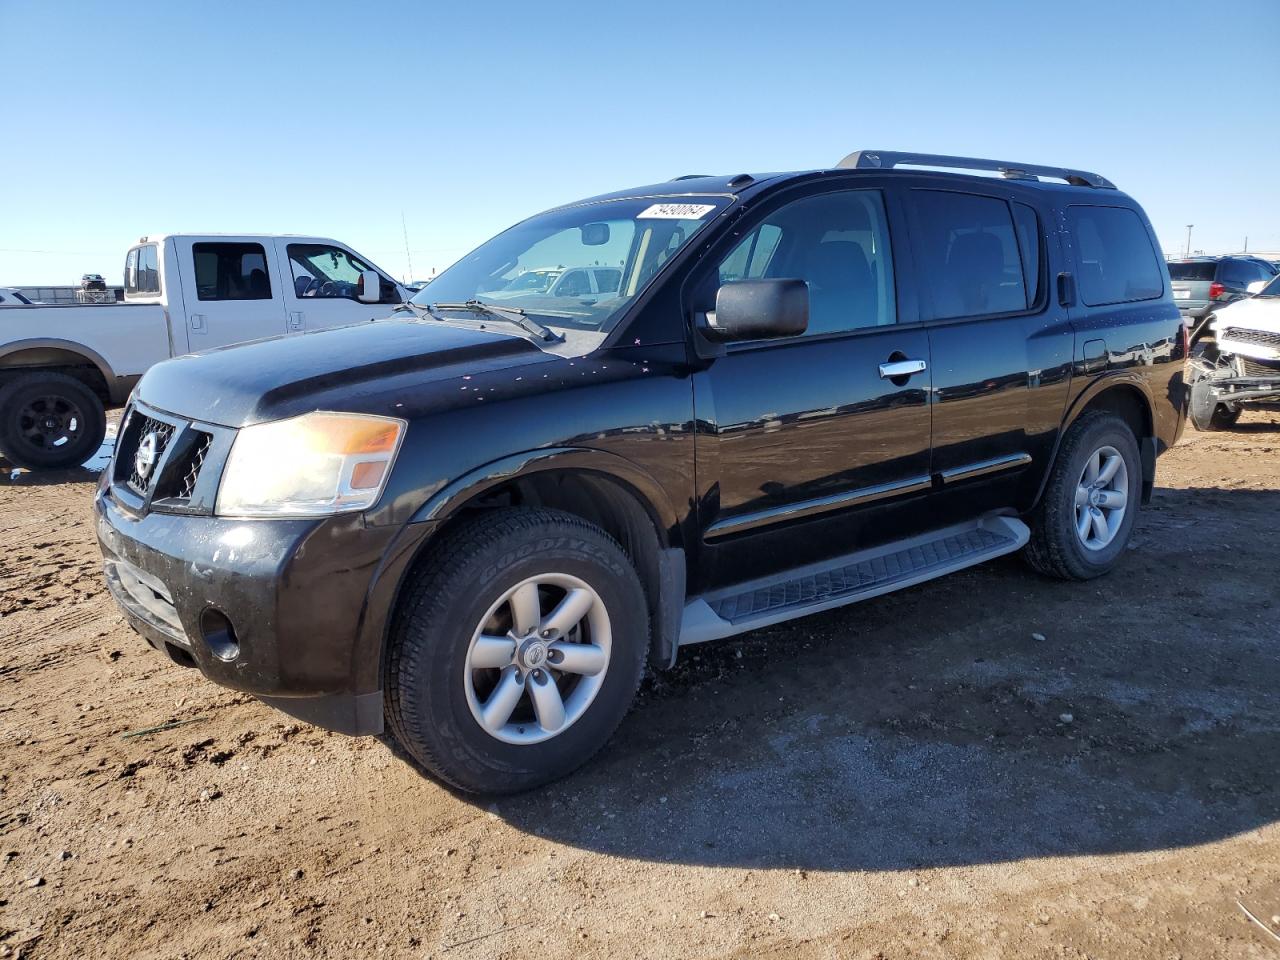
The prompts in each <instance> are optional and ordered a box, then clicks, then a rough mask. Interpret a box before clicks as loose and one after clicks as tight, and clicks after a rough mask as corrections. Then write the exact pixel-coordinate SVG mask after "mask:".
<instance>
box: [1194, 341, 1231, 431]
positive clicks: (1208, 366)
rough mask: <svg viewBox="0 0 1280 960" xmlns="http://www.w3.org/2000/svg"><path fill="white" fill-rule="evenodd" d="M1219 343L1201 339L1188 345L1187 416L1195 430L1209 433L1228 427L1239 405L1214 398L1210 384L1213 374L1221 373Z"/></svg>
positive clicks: (1227, 428)
mask: <svg viewBox="0 0 1280 960" xmlns="http://www.w3.org/2000/svg"><path fill="white" fill-rule="evenodd" d="M1220 370H1221V366H1220V356H1219V354H1218V345H1217V344H1216V343H1214V341H1212V340H1201V341H1200V342H1199V343H1197V344H1196V345H1195V346H1194V347H1192V348H1191V377H1192V379H1191V396H1190V400H1189V403H1188V404H1187V419H1189V420H1190V421H1191V425H1192V426H1193V427H1195V428H1196V429H1197V430H1200V431H1202V432H1205V433H1208V432H1211V431H1215V430H1230V429H1231V428H1232V427H1234V426H1235V425H1236V421H1237V420H1239V419H1240V412H1241V411H1240V407H1239V406H1236V405H1228V404H1225V403H1219V402H1217V401H1216V400H1214V398H1213V395H1212V393H1211V392H1210V388H1211V386H1212V383H1213V380H1214V378H1215V376H1220V375H1221V374H1220V373H1219V371H1220Z"/></svg>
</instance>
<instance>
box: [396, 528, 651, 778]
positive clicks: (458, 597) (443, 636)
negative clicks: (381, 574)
mask: <svg viewBox="0 0 1280 960" xmlns="http://www.w3.org/2000/svg"><path fill="white" fill-rule="evenodd" d="M548 573H561V574H567V575H570V576H573V577H576V578H579V579H581V580H582V581H584V582H586V583H587V584H589V585H590V587H591V588H592V589H593V590H594V591H595V592H596V594H597V595H598V596H599V598H600V600H601V601H602V602H603V604H604V607H605V609H606V611H607V612H608V617H609V621H610V623H611V636H612V652H611V654H610V658H609V661H608V667H607V668H606V670H605V671H604V676H603V680H602V683H601V686H600V687H599V690H598V692H597V693H596V695H595V699H594V700H592V701H591V702H590V704H589V705H588V706H587V707H586V709H585V713H583V714H582V715H581V716H580V717H579V718H578V720H577V721H576V722H573V723H571V724H570V725H568V726H567V727H566V728H565V729H564V730H563V731H561V732H560V733H558V734H556V735H554V736H552V737H551V739H549V740H544V741H542V742H539V743H532V744H530V743H522V744H513V743H506V742H503V741H502V740H499V739H496V738H495V737H494V736H493V735H491V734H490V733H489V732H488V731H487V730H485V729H484V728H483V727H482V726H481V725H480V723H479V721H478V720H477V719H476V717H475V716H474V715H473V714H472V711H471V707H470V706H469V705H468V699H467V696H468V695H467V691H466V688H465V685H464V677H465V676H466V673H467V649H468V646H469V645H470V643H471V636H472V633H473V632H474V631H475V630H476V629H477V628H478V627H479V626H480V625H481V623H482V621H483V619H484V617H485V614H486V612H487V611H488V610H489V609H490V608H491V607H492V606H493V604H494V603H496V602H497V601H498V600H499V598H501V597H502V595H503V593H504V592H505V591H507V590H509V589H510V588H512V587H513V586H515V585H516V584H518V583H520V582H522V581H523V580H525V579H527V578H529V577H534V576H539V575H543V574H548ZM389 644H390V646H389V655H388V658H387V666H386V676H385V684H384V689H385V690H386V718H387V725H388V728H389V729H390V731H391V733H392V735H393V736H394V737H395V739H396V740H397V741H399V743H400V745H401V746H402V747H403V748H404V749H405V751H407V752H408V753H409V754H410V756H412V757H413V759H414V760H416V761H417V762H418V763H419V764H421V765H422V766H423V767H424V768H425V769H426V770H427V771H429V772H430V773H432V774H434V775H435V776H437V777H439V778H440V779H441V780H443V781H445V782H446V783H449V784H451V785H452V786H454V787H456V788H458V789H459V790H463V791H466V792H469V793H481V794H501V793H516V792H519V791H521V790H528V789H531V788H533V787H537V786H541V785H542V784H545V783H548V782H550V781H552V780H555V779H557V778H559V777H562V776H564V775H566V774H568V773H569V772H570V771H572V770H574V769H576V768H577V767H579V766H581V765H582V764H583V763H586V762H587V761H588V760H589V759H591V757H592V756H594V755H595V753H596V752H597V751H598V750H599V749H600V748H601V747H602V746H604V744H605V742H606V741H607V740H608V739H609V737H610V736H612V734H613V732H614V730H616V729H617V727H618V724H619V723H621V722H622V718H623V717H624V716H625V715H626V713H627V710H628V709H629V708H630V706H631V702H632V700H633V699H634V698H635V693H636V690H637V689H638V688H639V686H640V680H641V678H642V677H643V675H644V663H645V656H646V653H647V650H648V646H649V616H648V607H647V605H646V603H645V596H644V590H643V588H642V586H641V583H640V579H639V576H638V575H637V574H636V571H635V568H634V566H632V564H631V561H630V560H629V559H628V557H627V555H626V553H624V552H623V550H622V548H621V547H620V546H618V544H617V543H616V542H615V541H614V540H613V539H612V538H611V537H609V535H608V534H606V533H605V532H604V531H602V530H600V529H599V528H597V527H595V526H593V525H592V524H590V523H587V522H586V521H584V520H581V519H580V518H578V517H575V516H573V515H572V514H568V513H563V512H561V511H558V510H548V509H541V508H538V509H509V510H497V511H494V512H492V513H487V514H483V515H481V516H480V517H478V518H477V519H475V520H472V521H469V522H468V523H467V524H466V525H465V526H462V527H460V528H459V529H458V530H457V531H455V532H454V533H453V534H452V535H451V536H449V538H448V540H447V541H446V542H445V543H443V544H442V545H441V546H440V547H439V548H438V549H437V550H435V551H434V553H433V554H432V555H431V556H430V558H429V559H428V560H427V561H426V562H425V563H424V564H422V565H421V566H420V568H419V569H418V570H417V571H416V572H415V573H413V574H412V576H411V580H410V582H409V583H408V585H407V586H406V588H405V590H404V591H403V593H402V596H401V599H400V601H399V603H398V604H397V608H396V610H395V613H394V615H393V618H392V627H391V635H390V640H389Z"/></svg>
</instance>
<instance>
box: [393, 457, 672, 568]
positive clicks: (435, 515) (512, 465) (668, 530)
mask: <svg viewBox="0 0 1280 960" xmlns="http://www.w3.org/2000/svg"><path fill="white" fill-rule="evenodd" d="M548 470H581V471H585V472H589V473H598V474H602V475H603V476H606V477H611V478H613V479H615V480H620V481H622V482H623V483H624V484H626V485H627V486H628V487H630V488H632V490H633V492H635V493H636V494H638V499H639V500H640V502H641V504H642V505H643V506H644V507H646V508H647V510H648V511H649V513H650V515H651V516H652V518H653V520H654V525H655V527H656V528H657V532H658V538H659V540H660V541H661V546H663V547H668V546H672V545H673V544H678V542H679V536H680V520H679V516H678V514H677V513H676V510H675V508H674V507H673V506H672V504H671V500H670V499H669V498H668V497H667V494H666V491H665V490H663V488H662V487H661V485H660V484H659V483H658V482H657V481H656V480H654V478H653V477H652V476H651V475H650V474H649V473H648V471H646V470H644V469H643V468H642V467H640V466H638V465H637V464H635V463H633V462H631V461H630V460H627V459H626V458H625V457H620V456H618V455H617V454H615V453H607V452H605V451H603V450H595V449H592V448H590V447H547V448H543V449H541V450H526V451H525V452H523V453H515V454H512V455H510V456H507V457H503V458H502V459H500V460H494V461H492V462H491V463H487V464H485V465H484V466H482V467H478V468H476V469H475V470H472V471H471V472H470V473H466V474H464V475H463V476H461V477H459V478H458V479H456V480H454V481H452V482H451V483H449V484H448V485H447V486H445V487H444V488H443V489H442V490H440V491H439V492H438V493H436V494H435V495H434V496H432V497H431V499H429V500H428V501H427V502H426V503H424V504H423V505H422V506H421V507H419V508H418V510H417V512H416V513H414V515H413V516H412V517H411V518H410V519H409V522H410V523H421V522H424V521H439V520H444V519H446V518H447V517H448V516H449V515H450V514H452V513H453V511H454V510H456V509H457V508H458V507H459V506H461V505H462V504H463V503H466V502H467V501H468V500H470V499H471V498H472V497H474V496H476V495H477V494H480V493H483V492H484V491H485V490H488V489H490V488H492V487H496V486H498V485H499V484H501V483H506V482H508V481H510V480H515V479H517V478H519V477H527V476H531V475H533V474H535V473H543V472H545V471H548Z"/></svg>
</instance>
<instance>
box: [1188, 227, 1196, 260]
mask: <svg viewBox="0 0 1280 960" xmlns="http://www.w3.org/2000/svg"><path fill="white" fill-rule="evenodd" d="M1194 226H1195V224H1194V223H1188V224H1187V256H1188V257H1189V256H1191V228H1192V227H1194Z"/></svg>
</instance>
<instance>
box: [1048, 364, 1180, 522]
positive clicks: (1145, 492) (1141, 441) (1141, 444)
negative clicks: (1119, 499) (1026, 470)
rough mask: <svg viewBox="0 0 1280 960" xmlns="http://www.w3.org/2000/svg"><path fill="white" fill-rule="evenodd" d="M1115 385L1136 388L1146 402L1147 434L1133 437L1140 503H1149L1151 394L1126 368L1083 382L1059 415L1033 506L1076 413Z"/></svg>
mask: <svg viewBox="0 0 1280 960" xmlns="http://www.w3.org/2000/svg"><path fill="white" fill-rule="evenodd" d="M1118 386H1127V387H1134V388H1136V389H1137V391H1138V393H1139V394H1140V395H1141V396H1142V402H1143V403H1144V404H1146V408H1147V418H1148V419H1149V420H1150V422H1151V436H1146V437H1138V438H1137V439H1138V452H1139V454H1140V455H1141V457H1142V502H1143V503H1148V502H1150V500H1151V491H1152V489H1153V488H1154V486H1155V478H1156V441H1155V400H1154V399H1153V398H1152V396H1151V387H1150V386H1149V385H1148V384H1147V381H1146V380H1144V379H1143V378H1142V377H1139V376H1136V375H1134V374H1132V373H1130V372H1129V371H1128V370H1107V371H1104V372H1103V373H1100V374H1099V375H1098V376H1097V377H1096V378H1095V379H1094V380H1092V381H1091V382H1090V383H1089V384H1088V385H1086V386H1085V388H1084V389H1083V390H1081V391H1080V392H1079V393H1078V394H1076V396H1075V398H1074V399H1073V400H1072V401H1071V403H1070V404H1068V405H1067V409H1066V412H1065V413H1064V414H1063V416H1062V424H1061V426H1059V427H1058V435H1057V436H1056V437H1054V440H1053V452H1052V453H1051V454H1050V456H1049V467H1048V469H1046V470H1045V472H1044V476H1043V477H1041V478H1040V486H1039V488H1038V489H1037V490H1036V497H1035V501H1034V502H1033V504H1032V505H1033V507H1034V506H1036V505H1038V504H1039V503H1040V498H1041V497H1042V496H1044V488H1045V487H1046V486H1047V485H1048V483H1049V474H1050V473H1051V472H1052V471H1053V464H1054V463H1055V462H1057V459H1058V448H1059V447H1060V446H1061V445H1062V437H1063V435H1064V434H1065V433H1066V432H1067V430H1068V429H1070V427H1071V425H1072V424H1073V423H1075V422H1076V420H1078V419H1079V417H1080V414H1082V413H1083V412H1084V410H1085V408H1086V407H1088V406H1089V404H1090V403H1092V402H1093V400H1094V399H1095V398H1096V397H1098V396H1099V395H1100V394H1102V393H1103V392H1105V391H1106V390H1109V389H1111V388H1112V387H1118Z"/></svg>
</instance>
